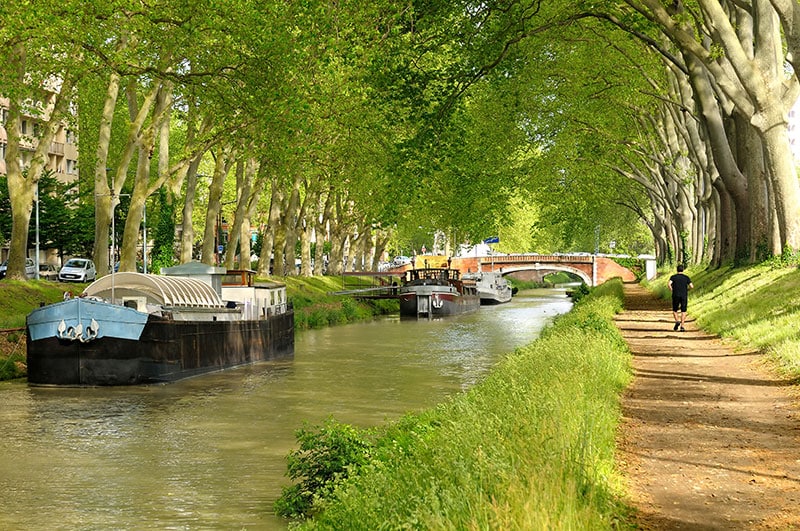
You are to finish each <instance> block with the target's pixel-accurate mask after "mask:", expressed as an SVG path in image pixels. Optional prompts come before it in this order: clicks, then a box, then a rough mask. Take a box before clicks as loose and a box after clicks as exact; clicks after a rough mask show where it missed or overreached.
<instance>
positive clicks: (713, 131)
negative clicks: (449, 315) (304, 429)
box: [0, 0, 800, 276]
mask: <svg viewBox="0 0 800 531" xmlns="http://www.w3.org/2000/svg"><path fill="white" fill-rule="evenodd" d="M795 9H796V6H795V5H794V3H792V2H778V1H774V2H734V1H723V2H719V1H712V0H696V1H692V2H684V3H671V4H669V5H664V4H662V3H661V2H658V1H656V0H631V1H624V2H607V1H599V2H596V1H595V2H588V1H580V2H563V1H560V2H547V3H544V2H539V1H535V0H522V1H512V2H509V1H507V0H490V1H488V2H478V3H475V2H469V1H456V2H452V1H448V2H445V1H438V0H430V1H424V2H422V1H413V0H412V1H408V2H400V3H398V2H390V1H386V0H378V1H377V2H369V3H366V4H365V3H363V2H355V1H352V0H345V1H341V2H334V3H331V2H325V1H321V0H309V1H306V2H293V3H286V2H278V1H272V0H266V1H260V2H254V1H253V0H235V1H226V2H207V3H204V4H202V5H200V4H197V5H195V4H188V3H185V2H156V3H148V4H146V5H145V4H142V3H140V2H135V1H134V2H131V1H129V0H110V1H106V2H102V3H100V2H94V1H89V2H86V1H80V2H78V1H75V0H66V1H61V2H36V3H33V4H31V3H27V2H17V3H6V4H4V5H3V6H1V7H0V16H2V19H3V20H4V25H3V27H2V28H0V50H2V53H3V55H4V57H6V61H3V62H2V66H0V94H2V95H3V97H5V98H7V99H8V119H7V121H6V131H7V141H6V148H5V150H4V155H5V163H6V164H5V167H6V174H5V178H4V181H5V183H6V184H7V190H8V194H7V195H6V196H5V197H6V199H5V200H4V199H3V196H2V194H0V230H1V231H2V237H3V238H6V239H8V241H9V246H10V259H9V275H10V276H22V275H23V274H24V258H25V256H26V254H27V252H28V248H29V247H28V246H29V242H28V234H29V232H30V219H31V212H32V205H33V203H34V191H35V189H36V185H37V183H39V182H42V181H43V180H44V179H45V178H46V176H47V175H49V173H50V172H52V171H53V170H57V168H52V167H50V166H52V163H51V161H50V159H49V158H48V157H49V155H48V152H47V148H48V147H49V146H50V144H51V143H52V141H53V138H54V135H55V134H56V132H57V131H59V128H63V127H69V128H73V129H75V130H76V131H77V133H78V138H79V147H80V160H79V167H80V187H79V189H80V190H81V193H80V194H74V195H75V196H76V197H74V199H70V200H69V201H68V202H67V205H68V208H67V209H66V210H65V212H62V213H60V214H58V215H60V216H61V215H66V216H68V215H73V216H78V217H75V218H74V219H84V220H85V219H87V218H92V221H93V223H94V236H93V238H89V241H91V242H92V243H93V246H92V248H91V253H92V255H93V257H94V259H95V261H96V263H97V264H98V269H99V270H100V271H107V270H108V268H109V267H110V265H111V264H113V263H114V261H116V260H117V259H119V260H120V263H121V265H120V269H121V270H133V269H134V268H135V267H136V262H137V260H141V259H142V256H141V255H140V254H139V253H140V251H141V249H142V246H141V245H140V244H139V242H140V239H141V238H142V237H143V236H142V231H141V227H142V224H143V222H144V218H145V213H147V225H148V227H149V229H150V231H149V233H148V235H149V237H150V238H151V239H152V237H153V236H152V235H153V234H156V233H158V246H157V247H158V251H157V253H155V255H154V256H156V255H157V261H158V263H159V264H160V265H169V262H170V261H171V260H175V261H187V260H190V259H201V260H203V261H204V262H208V263H213V262H219V263H221V264H225V265H227V266H228V267H233V266H234V265H239V266H240V267H254V266H255V264H251V262H250V256H251V254H252V252H253V251H252V242H254V241H256V242H257V243H258V250H259V252H260V254H259V255H258V258H259V260H258V268H259V271H260V272H262V273H268V272H270V268H272V271H273V272H274V273H276V274H293V273H295V272H296V271H297V270H296V269H295V262H296V260H299V261H300V264H301V268H300V272H301V273H302V274H312V273H313V274H319V273H321V272H322V271H323V267H324V266H325V265H326V264H327V267H328V271H329V272H333V273H336V272H339V271H341V269H342V268H353V267H356V268H361V267H365V268H372V267H375V266H376V265H377V261H378V260H379V258H380V256H381V255H383V254H384V252H386V251H389V252H391V253H392V254H409V253H410V252H412V251H414V250H416V251H419V250H420V249H421V247H422V246H426V247H427V248H428V249H431V250H433V249H434V248H437V250H439V251H442V252H452V250H453V249H454V248H455V247H456V246H458V245H460V244H474V243H477V242H479V241H480V240H482V239H483V238H486V237H488V236H492V235H501V244H500V248H501V249H502V250H504V251H507V252H526V251H535V252H556V251H560V252H568V251H594V250H600V251H610V250H611V242H614V243H615V244H616V246H615V247H614V250H616V251H621V252H629V253H640V252H654V253H656V255H657V256H658V257H659V259H661V260H672V259H677V260H683V261H693V262H701V261H706V262H710V263H714V264H720V263H723V262H729V261H746V262H752V261H757V260H761V259H764V258H767V257H769V256H775V255H782V254H783V255H786V254H791V253H793V252H795V251H796V250H797V249H798V248H800V216H798V213H800V187H798V179H797V174H796V172H795V167H794V159H793V156H792V153H791V146H790V143H789V138H788V122H787V115H788V112H789V110H790V109H791V107H792V105H793V104H794V102H795V100H796V97H797V93H798V79H797V77H796V75H795V71H794V70H793V69H792V61H793V60H794V58H795V57H797V56H798V55H797V54H798V53H800V50H797V48H798V46H800V45H799V44H798V43H799V42H800V40H798V39H797V30H796V28H795V25H794V10H795ZM31 118H33V120H34V121H35V122H36V123H37V124H38V125H39V127H37V128H36V130H35V131H34V132H33V134H31V131H23V130H22V128H23V122H25V121H26V120H28V121H29V120H30V119H31ZM20 161H22V164H20ZM65 193H66V192H63V191H62V192H55V194H56V195H57V194H65ZM69 197H72V196H69ZM55 209H56V207H55V206H53V207H52V208H50V207H48V210H52V211H53V215H56V211H55ZM87 209H89V211H91V215H87ZM119 210H122V211H124V212H118V211H119ZM112 216H118V217H119V221H120V226H119V227H117V229H116V232H118V234H117V235H111V234H110V226H111V225H113V223H112ZM164 218H166V219H164ZM113 219H114V220H115V221H116V220H117V217H114V218H113ZM223 221H224V223H223ZM61 225H63V223H62V224H61ZM156 228H158V231H156V230H155V229H156ZM82 230H84V229H82ZM170 231H173V232H174V233H176V235H177V236H176V237H177V240H176V244H175V248H173V249H172V250H170V245H169V242H168V240H169V237H168V234H169V232H170ZM113 237H118V238H120V240H119V243H118V244H117V245H114V247H115V248H117V249H118V251H119V256H118V257H112V256H110V254H109V246H110V242H111V241H112V240H111V239H112V238H113ZM46 238H47V240H48V241H49V242H52V244H53V245H57V246H58V247H59V248H60V249H61V250H62V252H64V253H72V252H79V251H80V249H81V246H82V245H83V246H85V245H86V241H87V240H86V239H84V240H83V243H81V244H75V243H70V242H67V241H66V240H65V239H64V236H63V235H60V234H58V232H57V231H55V230H53V232H52V233H48V234H47V236H46ZM314 242H316V245H312V244H313V243H314ZM220 246H221V247H222V248H223V251H222V253H219V252H218V249H219V247H220ZM83 252H88V250H86V249H84V251H83Z"/></svg>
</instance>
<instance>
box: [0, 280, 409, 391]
mask: <svg viewBox="0 0 800 531" xmlns="http://www.w3.org/2000/svg"><path fill="white" fill-rule="evenodd" d="M276 280H280V281H283V282H285V283H286V285H287V291H288V295H289V300H290V301H292V303H293V305H294V309H295V327H296V328H297V329H299V330H302V329H306V328H319V327H323V326H331V325H335V324H343V323H348V322H353V321H359V320H366V319H372V318H374V317H375V316H376V315H381V314H387V313H392V312H397V311H399V305H398V303H397V301H396V300H379V301H372V302H360V301H357V300H355V299H353V298H352V297H350V296H332V295H328V293H329V292H333V291H340V290H342V289H345V288H353V287H358V286H361V285H364V283H365V282H368V281H367V280H364V279H360V278H358V277H346V279H345V280H344V281H343V280H342V278H341V277H312V278H303V277H287V278H282V279H276ZM343 282H344V288H343ZM85 286H86V285H85V284H61V283H58V282H50V281H33V280H30V281H15V280H8V279H5V280H3V281H2V282H0V295H1V296H0V330H9V331H8V332H5V333H0V381H2V380H11V379H14V378H23V377H25V375H26V374H27V373H26V367H25V334H24V333H23V332H21V331H19V330H16V329H18V328H23V327H24V326H25V317H26V316H27V315H28V314H29V313H30V312H31V311H32V310H33V309H34V308H36V307H38V306H39V305H40V304H41V303H48V304H49V303H53V302H58V301H60V300H63V298H64V292H65V291H72V292H73V293H79V292H80V291H82V290H83V288H84V287H85Z"/></svg>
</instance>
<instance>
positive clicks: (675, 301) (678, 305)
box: [672, 296, 687, 312]
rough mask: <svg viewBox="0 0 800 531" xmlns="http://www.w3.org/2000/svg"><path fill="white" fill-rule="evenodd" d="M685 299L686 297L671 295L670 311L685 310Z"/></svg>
mask: <svg viewBox="0 0 800 531" xmlns="http://www.w3.org/2000/svg"><path fill="white" fill-rule="evenodd" d="M686 299H687V297H675V296H673V297H672V311H673V312H677V311H678V310H680V311H682V312H685V311H686V302H687V301H686Z"/></svg>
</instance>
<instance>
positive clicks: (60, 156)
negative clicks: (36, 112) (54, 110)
mask: <svg viewBox="0 0 800 531" xmlns="http://www.w3.org/2000/svg"><path fill="white" fill-rule="evenodd" d="M8 103H9V102H8V98H3V97H0V175H5V174H6V147H7V145H8V136H7V134H6V128H5V125H6V121H7V119H8ZM41 127H43V123H42V119H41V117H36V116H23V118H22V122H21V124H20V132H21V139H20V159H21V160H20V162H21V163H22V166H23V167H25V166H27V165H28V164H30V161H31V158H32V157H33V152H34V150H35V149H36V147H37V146H38V144H39V136H40V131H39V129H40V128H41ZM47 155H48V163H47V169H49V170H51V171H52V172H54V173H55V176H56V178H57V179H59V180H60V181H62V182H72V181H74V180H75V179H77V178H78V146H77V143H76V138H75V133H74V132H73V131H72V130H71V129H69V128H68V127H67V126H66V124H64V125H62V126H60V127H59V128H58V131H57V132H56V136H55V138H54V139H53V142H51V143H50V149H49V150H48V154H47Z"/></svg>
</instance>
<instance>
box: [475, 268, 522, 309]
mask: <svg viewBox="0 0 800 531" xmlns="http://www.w3.org/2000/svg"><path fill="white" fill-rule="evenodd" d="M464 278H465V279H473V280H474V281H475V287H476V288H477V290H478V296H479V297H480V299H481V304H484V305H490V304H503V303H506V302H509V301H510V300H511V296H512V295H513V294H514V291H513V290H512V288H511V286H509V285H508V282H506V279H505V277H503V275H502V273H497V272H494V271H484V272H481V273H467V274H466V275H464Z"/></svg>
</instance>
